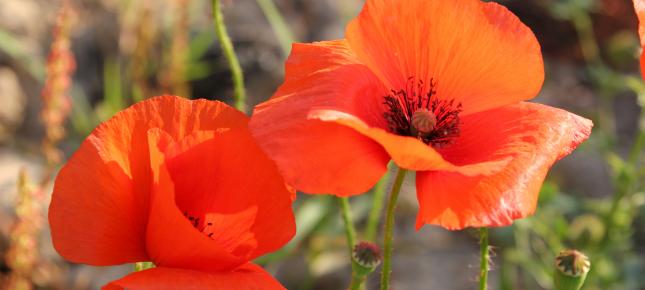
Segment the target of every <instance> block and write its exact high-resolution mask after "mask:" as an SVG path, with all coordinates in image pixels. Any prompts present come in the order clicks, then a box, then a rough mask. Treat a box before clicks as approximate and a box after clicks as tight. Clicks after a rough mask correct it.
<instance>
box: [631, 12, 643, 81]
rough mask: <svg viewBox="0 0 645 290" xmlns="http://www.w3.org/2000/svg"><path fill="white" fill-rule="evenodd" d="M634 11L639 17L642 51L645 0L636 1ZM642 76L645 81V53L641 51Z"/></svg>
mask: <svg viewBox="0 0 645 290" xmlns="http://www.w3.org/2000/svg"><path fill="white" fill-rule="evenodd" d="M634 10H635V11H636V16H638V36H639V38H640V42H641V50H642V49H643V46H645V0H634ZM641 75H642V76H643V78H644V79H645V51H641Z"/></svg>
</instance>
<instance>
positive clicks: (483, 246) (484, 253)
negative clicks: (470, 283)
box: [479, 227, 490, 290]
mask: <svg viewBox="0 0 645 290" xmlns="http://www.w3.org/2000/svg"><path fill="white" fill-rule="evenodd" d="M479 249H480V254H479V256H480V263H479V290H486V289H488V267H489V260H490V249H489V247H488V228H487V227H481V228H479Z"/></svg>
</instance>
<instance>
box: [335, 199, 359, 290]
mask: <svg viewBox="0 0 645 290" xmlns="http://www.w3.org/2000/svg"><path fill="white" fill-rule="evenodd" d="M338 203H339V204H340V208H341V215H342V217H343V224H344V226H345V235H346V237H347V247H348V248H349V264H350V265H351V266H352V278H351V279H352V280H351V282H350V285H349V289H351V290H354V289H359V288H360V287H361V284H363V281H365V277H364V276H360V275H357V273H356V269H354V261H353V260H352V254H353V252H354V245H356V230H355V229H354V222H353V221H352V210H351V207H350V205H349V198H347V197H339V198H338Z"/></svg>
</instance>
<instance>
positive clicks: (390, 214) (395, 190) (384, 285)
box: [381, 168, 407, 290]
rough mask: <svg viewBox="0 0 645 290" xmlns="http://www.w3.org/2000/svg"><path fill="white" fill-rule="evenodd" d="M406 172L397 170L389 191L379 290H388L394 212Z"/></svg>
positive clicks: (400, 169)
mask: <svg viewBox="0 0 645 290" xmlns="http://www.w3.org/2000/svg"><path fill="white" fill-rule="evenodd" d="M406 172H407V171H406V170H405V169H403V168H399V171H398V172H397V174H396V179H395V180H394V185H392V191H390V197H389V200H388V203H387V211H386V213H385V226H384V238H383V250H384V254H383V268H381V290H388V289H389V288H390V274H391V272H392V246H393V245H392V239H393V234H394V210H395V209H396V201H397V199H398V198H399V192H400V191H401V187H402V186H403V180H404V179H405V173H406Z"/></svg>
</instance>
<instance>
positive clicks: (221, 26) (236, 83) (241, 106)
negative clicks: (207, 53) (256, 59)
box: [212, 0, 246, 112]
mask: <svg viewBox="0 0 645 290" xmlns="http://www.w3.org/2000/svg"><path fill="white" fill-rule="evenodd" d="M221 2H222V1H221V0H213V2H212V3H213V20H214V23H215V32H216V34H217V39H218V40H219V43H220V47H221V48H222V51H223V52H224V57H225V58H226V61H227V62H228V66H229V68H230V70H231V77H232V79H233V87H234V91H235V92H234V99H235V108H236V109H238V110H240V111H242V112H246V92H245V89H244V73H243V72H242V67H241V66H240V62H239V61H238V59H237V56H236V55H235V49H234V48H233V42H231V38H230V37H229V35H228V32H227V31H226V24H225V23H224V15H223V14H222V5H221Z"/></svg>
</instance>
